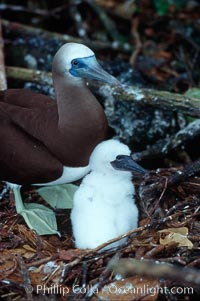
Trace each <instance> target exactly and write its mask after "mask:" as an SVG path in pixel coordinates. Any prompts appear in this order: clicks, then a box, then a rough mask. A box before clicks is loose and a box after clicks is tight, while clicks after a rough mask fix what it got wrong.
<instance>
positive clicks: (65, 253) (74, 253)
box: [59, 249, 85, 261]
mask: <svg viewBox="0 0 200 301" xmlns="http://www.w3.org/2000/svg"><path fill="white" fill-rule="evenodd" d="M84 253H85V251H84V250H79V249H69V250H60V251H59V259H60V260H66V261H71V260H73V259H75V258H77V257H79V256H81V255H83V254H84Z"/></svg>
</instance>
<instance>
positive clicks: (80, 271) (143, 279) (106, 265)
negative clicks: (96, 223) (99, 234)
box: [0, 168, 200, 300]
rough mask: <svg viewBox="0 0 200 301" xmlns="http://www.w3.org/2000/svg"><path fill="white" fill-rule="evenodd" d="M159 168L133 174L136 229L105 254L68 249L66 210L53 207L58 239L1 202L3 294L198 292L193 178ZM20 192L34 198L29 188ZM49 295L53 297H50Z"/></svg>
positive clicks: (198, 198) (65, 296)
mask: <svg viewBox="0 0 200 301" xmlns="http://www.w3.org/2000/svg"><path fill="white" fill-rule="evenodd" d="M186 173H188V174H190V172H189V170H188V168H186V169H184V170H183V171H182V172H180V171H179V172H176V169H163V170H159V171H158V172H156V173H150V174H149V175H147V176H146V178H144V179H138V178H136V179H135V181H134V182H135V186H136V197H137V201H138V205H139V207H140V221H139V227H138V228H137V229H133V230H132V231H130V232H129V233H127V234H126V236H127V237H128V242H127V243H126V244H125V245H122V246H120V247H118V248H117V249H110V250H108V251H105V252H100V250H101V249H102V248H103V247H105V245H107V244H109V243H111V242H113V241H115V240H118V239H120V238H121V236H120V237H118V238H116V239H114V240H111V241H110V242H108V243H105V244H103V245H101V246H100V247H97V248H96V249H93V250H79V249H75V248H74V247H73V239H72V236H71V234H67V233H66V229H67V228H68V227H67V226H69V224H70V220H69V217H67V214H66V212H65V213H64V214H62V212H59V214H58V220H60V225H61V228H62V229H61V231H63V229H64V231H65V233H64V235H63V236H62V237H61V238H59V237H58V236H56V235H52V236H37V234H36V233H35V232H34V231H32V230H29V229H28V228H27V226H26V225H25V223H24V221H23V219H22V217H21V216H19V215H17V214H16V211H15V207H14V201H13V200H12V198H11V197H10V196H9V194H8V193H7V194H5V195H4V197H3V199H2V201H1V211H0V215H1V225H2V227H1V230H0V237H1V240H0V248H1V259H0V261H1V268H0V269H1V287H0V294H1V296H2V297H3V298H6V297H7V298H9V299H8V300H19V299H20V300H23V299H24V300H33V299H34V298H36V299H34V300H39V299H38V298H40V297H41V296H42V298H44V295H45V296H49V297H51V298H55V300H70V299H75V298H76V299H88V300H90V299H91V300H193V298H194V297H195V296H199V295H200V292H199V284H200V275H199V273H198V267H199V266H200V256H199V248H200V243H199V241H200V235H199V232H200V221H199V217H200V211H199V209H200V178H199V177H190V178H188V177H187V175H186ZM28 196H29V198H30V196H31V198H32V199H33V198H34V199H35V200H36V201H38V202H39V201H40V200H39V197H38V196H37V194H36V193H35V191H34V190H29V191H28ZM27 199H28V197H27ZM53 300H54V299H53Z"/></svg>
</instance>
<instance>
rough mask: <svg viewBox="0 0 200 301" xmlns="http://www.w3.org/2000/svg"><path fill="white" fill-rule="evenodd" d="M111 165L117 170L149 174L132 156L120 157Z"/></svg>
mask: <svg viewBox="0 0 200 301" xmlns="http://www.w3.org/2000/svg"><path fill="white" fill-rule="evenodd" d="M110 164H111V165H112V167H113V168H115V169H117V170H122V171H130V172H133V173H138V174H143V175H144V174H147V173H148V171H147V170H146V169H144V168H143V167H142V166H140V165H139V164H137V163H136V162H135V161H133V159H132V158H131V156H125V155H119V156H117V157H116V159H115V160H114V161H112V162H110Z"/></svg>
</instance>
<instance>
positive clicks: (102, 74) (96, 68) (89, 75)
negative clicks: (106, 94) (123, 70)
mask: <svg viewBox="0 0 200 301" xmlns="http://www.w3.org/2000/svg"><path fill="white" fill-rule="evenodd" d="M82 63H83V64H84V67H83V68H80V69H78V70H77V71H76V72H77V73H78V76H80V77H83V78H86V79H95V80H98V81H101V82H104V83H107V84H109V85H111V86H118V87H121V83H120V82H119V81H118V80H117V79H116V78H115V77H114V76H112V75H111V74H109V73H108V72H106V71H105V70H104V69H103V68H102V67H101V65H100V64H99V63H98V62H97V60H96V58H95V56H91V57H88V58H84V59H82Z"/></svg>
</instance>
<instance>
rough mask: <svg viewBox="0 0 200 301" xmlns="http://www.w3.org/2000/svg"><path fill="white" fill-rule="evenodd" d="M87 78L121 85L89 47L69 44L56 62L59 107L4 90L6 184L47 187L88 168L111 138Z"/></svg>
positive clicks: (0, 107) (2, 168)
mask: <svg viewBox="0 0 200 301" xmlns="http://www.w3.org/2000/svg"><path fill="white" fill-rule="evenodd" d="M74 60H76V61H78V64H79V66H77V62H75V63H74ZM85 78H93V79H97V80H101V81H105V82H108V83H110V84H115V85H117V84H118V81H117V80H116V79H115V78H114V77H112V76H111V75H109V74H108V73H106V72H105V71H104V70H103V69H102V68H101V67H100V66H99V65H98V63H97V62H96V60H95V56H94V54H93V52H92V51H91V50H90V49H89V48H87V47H86V46H84V45H81V44H75V43H68V44H65V45H64V46H63V47H61V48H60V50H59V51H58V52H57V54H56V56H55V58H54V61H53V82H54V88H55V92H56V102H55V101H53V100H52V99H51V98H49V97H48V96H45V95H42V94H39V93H35V92H32V91H29V90H23V89H10V90H6V91H0V143H1V146H0V179H1V180H4V181H8V182H12V183H16V184H20V185H22V184H34V183H35V184H36V183H47V182H51V181H54V180H56V179H58V178H60V177H61V176H62V173H63V168H64V167H84V166H87V165H88V161H89V156H90V154H91V152H92V150H93V149H94V147H95V146H96V145H97V144H98V143H99V142H101V141H102V140H104V139H106V137H107V120H106V117H105V114H104V111H103V108H102V107H101V105H100V104H99V103H98V101H97V100H96V98H95V97H94V96H93V94H92V93H91V92H90V90H89V89H88V88H87V86H86V84H85V80H84V79H85Z"/></svg>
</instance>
